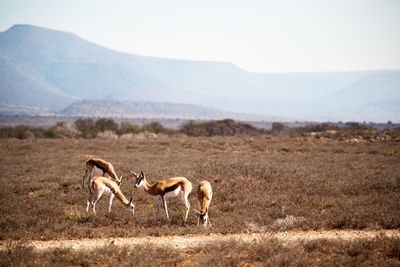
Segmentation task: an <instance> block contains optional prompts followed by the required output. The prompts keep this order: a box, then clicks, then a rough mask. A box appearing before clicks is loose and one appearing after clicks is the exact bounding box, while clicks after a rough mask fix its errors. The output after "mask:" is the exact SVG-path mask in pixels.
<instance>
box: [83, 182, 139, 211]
mask: <svg viewBox="0 0 400 267" xmlns="http://www.w3.org/2000/svg"><path fill="white" fill-rule="evenodd" d="M89 193H90V195H89V198H88V200H87V206H86V212H89V205H92V208H93V213H94V214H95V215H96V203H97V201H99V199H100V198H101V196H102V195H103V194H105V195H106V196H108V212H111V205H112V201H113V199H114V197H115V196H116V197H117V198H118V199H119V200H120V201H121V202H122V204H124V206H125V207H127V208H128V210H129V211H132V214H133V213H134V212H135V205H134V204H133V203H132V197H131V199H130V200H129V201H128V199H126V197H125V196H124V194H123V193H122V192H121V189H120V188H119V186H118V184H117V183H116V182H114V181H113V180H111V179H109V178H106V177H102V176H96V177H94V178H93V180H91V181H90V182H89Z"/></svg>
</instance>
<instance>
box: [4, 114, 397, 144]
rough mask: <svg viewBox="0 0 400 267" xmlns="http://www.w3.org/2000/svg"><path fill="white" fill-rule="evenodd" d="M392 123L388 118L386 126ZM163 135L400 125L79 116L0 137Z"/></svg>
mask: <svg viewBox="0 0 400 267" xmlns="http://www.w3.org/2000/svg"><path fill="white" fill-rule="evenodd" d="M389 125H390V126H392V123H391V122H388V126H389ZM159 134H164V135H178V134H180V135H182V134H183V135H186V136H208V137H209V136H237V135H248V134H253V135H259V134H274V135H276V134H289V135H301V136H304V135H309V134H312V136H313V137H315V138H335V139H341V138H346V137H350V136H357V137H358V138H361V139H371V140H372V139H377V138H378V139H382V138H384V139H390V138H391V137H394V136H400V127H391V128H390V129H389V128H387V129H385V130H378V129H376V128H374V127H373V126H372V125H370V124H365V123H358V122H348V123H339V124H334V123H320V124H309V125H306V126H300V127H288V126H286V125H285V124H284V123H281V122H273V123H272V125H271V129H269V130H267V129H262V128H257V127H255V126H253V125H251V124H249V123H243V122H235V121H233V120H231V119H225V120H216V121H197V122H196V121H189V122H187V123H184V124H182V125H181V127H180V128H179V129H169V128H166V127H164V126H163V125H162V124H161V123H159V122H150V123H146V124H143V125H141V126H140V125H138V124H132V123H130V122H127V121H122V122H121V123H119V124H118V123H117V122H115V121H114V120H113V119H107V118H99V119H96V120H94V119H91V118H85V119H83V118H81V119H77V120H76V121H75V122H74V123H66V122H61V123H57V124H56V125H55V126H52V127H48V128H43V127H30V126H27V125H17V126H5V127H0V138H17V139H28V138H96V137H102V138H120V137H124V136H128V137H129V136H135V135H142V136H156V135H159Z"/></svg>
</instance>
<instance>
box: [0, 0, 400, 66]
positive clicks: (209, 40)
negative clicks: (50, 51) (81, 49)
mask: <svg viewBox="0 0 400 267" xmlns="http://www.w3.org/2000/svg"><path fill="white" fill-rule="evenodd" d="M399 11H400V2H398V1H375V0H369V1H362V0H357V1H350V2H348V1H335V2H331V1H301V2H299V1H279V2H273V1H248V2H246V3H244V2H243V3H242V2H240V1H233V2H211V1H203V2H201V3H195V2H189V1H188V2H182V1H168V2H163V1H146V2H139V1H118V2H117V3H115V2H113V3H112V4H111V3H109V2H107V1H85V2H80V1H66V2H59V1H57V2H55V1H46V0H39V1H31V2H25V1H20V0H17V1H0V31H5V30H7V29H8V28H9V27H11V26H12V25H14V24H30V25H35V26H41V27H45V28H49V29H55V30H61V31H67V32H71V33H74V34H77V35H79V36H80V37H82V38H84V39H86V40H88V41H90V42H94V43H97V44H99V45H102V46H104V47H107V48H110V49H113V50H117V51H121V52H127V53H131V54H136V55H143V56H153V57H162V58H174V59H186V60H201V61H217V62H230V63H233V64H234V65H236V66H237V67H239V68H242V69H244V70H246V71H250V72H263V73H288V72H337V71H339V72H344V71H358V70H386V69H388V70H390V69H400V49H398V47H400V35H399V34H398V28H399V26H400V16H397V14H398V12H399Z"/></svg>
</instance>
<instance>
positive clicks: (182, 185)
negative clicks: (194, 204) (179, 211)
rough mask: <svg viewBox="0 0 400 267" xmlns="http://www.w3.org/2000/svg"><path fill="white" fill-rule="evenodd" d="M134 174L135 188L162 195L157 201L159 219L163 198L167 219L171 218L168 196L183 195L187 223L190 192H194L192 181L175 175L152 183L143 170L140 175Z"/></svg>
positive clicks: (153, 194)
mask: <svg viewBox="0 0 400 267" xmlns="http://www.w3.org/2000/svg"><path fill="white" fill-rule="evenodd" d="M132 174H133V175H134V176H135V177H136V182H135V185H134V187H135V188H141V187H142V188H143V189H144V191H145V192H146V193H148V194H150V195H152V196H160V199H159V200H158V201H157V219H158V218H159V215H160V205H161V200H162V201H163V205H164V210H165V213H166V215H167V219H168V220H169V215H168V208H167V198H168V197H177V196H181V198H182V201H183V202H184V203H185V206H186V214H185V220H184V223H186V220H187V217H188V215H189V210H190V202H189V200H188V197H189V194H190V192H192V183H191V182H190V181H189V180H188V179H186V178H184V177H173V178H168V179H165V180H160V181H158V182H156V183H155V184H150V183H149V182H147V180H146V177H145V175H144V174H143V171H141V172H140V175H137V174H136V173H134V172H132Z"/></svg>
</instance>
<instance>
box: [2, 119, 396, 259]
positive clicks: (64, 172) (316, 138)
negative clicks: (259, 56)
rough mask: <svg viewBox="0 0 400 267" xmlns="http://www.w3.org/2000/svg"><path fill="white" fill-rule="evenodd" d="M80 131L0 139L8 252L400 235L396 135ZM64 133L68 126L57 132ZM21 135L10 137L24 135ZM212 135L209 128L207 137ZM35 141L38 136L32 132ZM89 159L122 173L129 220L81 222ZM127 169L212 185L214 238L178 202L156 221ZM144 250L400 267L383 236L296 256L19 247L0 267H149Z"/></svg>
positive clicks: (311, 248) (226, 248) (242, 248)
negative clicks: (337, 233) (350, 233)
mask: <svg viewBox="0 0 400 267" xmlns="http://www.w3.org/2000/svg"><path fill="white" fill-rule="evenodd" d="M96 124H97V121H93V124H90V125H92V126H91V127H94V128H97V127H98V126H96ZM78 125H79V123H76V124H75V125H74V127H70V128H68V129H70V130H71V131H75V130H77V131H78V132H77V135H76V138H41V137H39V136H38V138H1V139H0V163H1V164H0V173H1V174H0V179H1V184H2V186H1V187H0V201H1V203H2V205H1V206H0V229H1V230H0V240H2V241H3V242H4V241H6V240H21V241H24V240H31V239H36V240H50V239H79V238H103V237H133V236H162V235H183V234H206V233H209V232H214V233H222V234H227V233H249V232H250V233H251V232H269V231H285V230H333V229H359V230H364V229H368V230H374V229H399V228H400V220H399V218H400V209H399V203H400V172H399V170H400V168H399V166H400V150H399V142H400V130H399V129H398V128H395V129H392V130H386V131H380V130H376V129H374V128H372V127H369V126H366V125H362V124H348V125H347V126H346V127H337V126H332V125H325V124H321V125H313V126H306V127H301V128H296V129H288V128H286V127H285V126H282V125H279V124H275V126H273V127H272V129H271V130H269V131H266V130H259V129H256V128H255V130H256V132H257V133H255V132H252V133H248V132H246V131H247V130H248V129H252V127H250V126H247V125H242V124H237V123H236V122H233V121H230V120H225V121H219V122H213V123H211V124H207V123H201V124H198V123H194V122H190V123H189V124H187V125H183V126H182V128H181V129H180V130H179V131H177V132H175V133H171V132H165V129H163V128H162V126H160V125H158V124H153V125H142V126H141V127H139V126H137V127H135V126H134V125H128V124H125V125H122V124H121V125H117V126H116V125H114V124H112V123H109V124H108V123H106V122H104V125H109V126H104V127H103V128H102V129H103V130H104V131H107V130H109V129H111V128H112V129H114V130H112V131H116V132H115V133H118V134H119V135H120V138H93V136H91V135H90V134H88V135H84V134H83V132H82V129H81V128H79V126H78ZM85 125H88V124H85ZM205 125H206V126H205ZM221 125H223V127H221ZM226 125H230V128H228V127H225V126H226ZM60 126H61V127H65V125H64V126H62V125H58V126H55V128H57V127H60ZM145 127H147V129H146V130H143V129H144V128H145ZM157 127H159V128H157ZM185 127H188V128H189V129H187V128H186V130H185ZM21 128H22V127H13V129H14V130H17V129H18V131H19V130H21ZM149 129H153V130H154V133H158V134H159V133H164V134H161V135H158V137H157V138H121V136H123V133H126V132H129V133H132V132H133V131H136V132H137V131H139V133H140V132H141V131H147V132H151V131H152V130H149ZM155 129H158V130H155ZM205 129H206V130H205ZM210 129H214V130H213V131H214V132H212V134H210V132H211V130H210ZM228 129H231V130H228ZM232 129H234V130H232ZM238 129H240V130H238ZM47 130H48V129H47ZM47 130H46V131H47ZM64 130H65V129H64ZM29 131H30V132H31V133H33V135H34V136H35V135H36V134H35V132H34V130H33V129H29ZM185 131H187V132H185ZM21 132H23V131H22V130H21ZM56 132H57V131H56ZM89 132H90V131H89ZM205 132H207V133H205ZM216 132H217V133H218V135H215V133H216ZM190 133H192V134H190ZM2 136H3V137H4V129H3V130H2ZM84 136H86V138H83V137H84ZM155 136H156V135H154V136H153V137H155ZM78 137H80V138H78ZM21 139H22V140H21ZM90 156H97V157H100V158H104V159H106V160H107V161H110V162H111V163H112V164H113V166H114V169H115V171H116V173H117V174H118V175H121V174H123V175H124V178H123V181H122V186H121V190H122V191H123V193H124V194H125V196H126V197H128V198H129V197H130V196H133V199H134V200H133V201H134V203H135V205H136V208H135V215H134V216H132V214H131V213H129V212H127V211H126V209H125V208H124V207H123V205H121V203H119V202H118V200H114V201H115V203H114V205H113V210H112V212H111V213H108V212H107V201H106V200H105V199H101V200H100V201H99V203H98V204H97V216H93V215H92V214H86V213H85V208H86V200H87V198H88V196H89V193H88V189H87V188H82V186H81V178H82V175H83V174H84V170H85V167H84V162H85V160H86V159H87V158H88V157H90ZM131 170H133V171H136V172H137V171H140V170H143V171H144V172H145V174H146V176H147V179H148V180H149V181H150V182H155V181H157V180H159V179H162V178H168V177H173V176H184V177H187V178H188V179H189V180H190V181H191V182H192V183H193V184H194V185H196V184H198V182H200V181H202V180H208V181H209V182H210V183H211V184H212V186H213V191H214V197H213V200H212V202H211V205H210V210H209V216H210V220H211V223H212V227H210V228H208V229H204V228H203V227H201V226H200V227H197V225H196V224H197V217H196V215H195V213H194V212H191V213H190V214H189V218H188V223H187V224H186V225H182V224H181V222H182V218H183V216H184V205H183V204H182V202H181V201H180V199H170V200H168V202H169V204H168V208H169V213H170V217H171V222H168V221H167V220H166V218H165V213H163V210H162V212H161V215H162V216H161V220H159V221H157V220H156V199H155V198H152V197H151V196H149V195H147V194H146V193H145V192H143V190H135V189H134V188H133V182H134V180H133V177H132V176H131V175H130V171H131ZM189 200H190V202H191V205H192V208H197V200H196V198H195V194H193V193H192V194H191V196H190V197H189ZM382 244H383V245H382ZM277 248H279V252H278V251H277ZM133 251H135V253H133ZM137 251H146V253H150V255H152V256H151V257H153V258H154V259H155V261H156V265H164V264H167V265H172V264H183V265H184V264H185V262H186V260H187V259H188V257H189V258H191V259H192V261H193V262H194V263H196V262H198V263H200V264H204V263H205V264H212V265H215V259H216V258H217V257H219V258H220V261H219V263H221V264H222V265H239V264H242V263H258V262H266V263H270V265H279V264H282V265H287V264H288V263H293V264H295V265H297V264H300V265H306V264H310V263H312V264H313V265H321V264H322V265H326V264H327V265H335V264H339V265H348V264H349V265H359V264H367V265H374V264H376V263H377V262H380V263H382V262H384V263H388V264H392V263H393V262H396V263H397V264H398V262H399V260H400V257H399V253H400V252H399V251H400V246H399V240H398V239H387V238H384V237H382V238H379V239H376V240H373V241H367V240H359V241H357V242H351V243H348V242H345V241H343V240H338V241H337V242H336V241H329V242H323V241H316V242H304V243H299V244H296V245H294V247H293V248H288V247H286V246H283V245H282V244H280V243H279V242H278V241H276V240H267V241H266V242H265V243H262V244H261V243H260V244H252V245H251V246H249V245H248V244H246V245H245V244H240V243H235V244H231V243H224V242H222V243H219V244H212V245H210V246H207V247H203V248H194V249H193V251H194V252H193V253H194V254H195V255H197V256H196V257H191V256H190V253H192V252H190V251H179V250H174V249H171V248H168V249H166V248H149V247H148V246H139V247H129V248H126V249H122V250H117V249H115V248H113V247H105V248H104V249H102V250H98V251H96V252H95V253H94V254H91V253H88V252H74V251H70V250H55V251H52V252H51V253H40V252H34V251H33V250H31V249H29V248H28V247H14V248H10V250H9V251H6V252H4V251H3V252H1V253H2V255H5V256H6V257H0V258H2V262H1V263H0V265H14V263H16V262H19V261H20V263H21V264H22V265H29V264H28V263H26V262H28V258H29V257H34V258H35V259H36V261H35V262H34V263H32V264H38V265H39V264H41V263H42V261H44V262H50V263H64V264H72V265H96V262H98V261H99V260H100V258H101V259H102V260H101V261H103V260H104V263H105V264H106V265H111V264H113V263H114V262H113V259H115V258H116V257H117V258H119V259H123V260H120V261H121V262H119V263H124V262H125V263H127V262H129V263H136V265H137V264H139V265H146V263H145V262H143V261H141V260H142V259H141V258H140V257H139V256H138V255H139V254H137V253H136V252H137ZM4 253H6V254H4ZM7 253H8V254H7ZM222 254H223V255H222ZM96 255H103V256H101V257H100V258H98V257H97V256H96ZM225 255H230V256H229V257H225ZM102 263H103V262H102ZM189 264H190V263H189Z"/></svg>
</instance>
